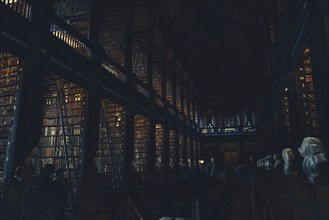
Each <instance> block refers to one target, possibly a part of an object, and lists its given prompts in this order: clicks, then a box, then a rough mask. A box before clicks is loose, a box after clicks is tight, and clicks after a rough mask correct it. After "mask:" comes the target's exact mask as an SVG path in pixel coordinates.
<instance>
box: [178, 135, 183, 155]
mask: <svg viewBox="0 0 329 220" xmlns="http://www.w3.org/2000/svg"><path fill="white" fill-rule="evenodd" d="M178 145H179V149H178V151H179V159H184V136H183V134H179V135H178Z"/></svg>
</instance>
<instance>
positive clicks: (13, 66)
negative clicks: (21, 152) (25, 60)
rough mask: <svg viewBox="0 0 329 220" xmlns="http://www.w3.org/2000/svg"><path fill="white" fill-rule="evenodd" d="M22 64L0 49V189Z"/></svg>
mask: <svg viewBox="0 0 329 220" xmlns="http://www.w3.org/2000/svg"><path fill="white" fill-rule="evenodd" d="M22 66H23V64H22V61H21V60H20V59H18V58H17V57H15V56H13V55H12V54H9V53H5V52H2V51H0V191H1V188H2V184H3V182H4V176H5V166H6V160H7V159H6V158H7V155H8V154H7V153H8V152H7V151H8V149H9V148H10V144H11V143H12V141H11V140H10V139H11V138H10V136H11V132H12V131H11V130H12V124H13V121H14V113H15V110H16V108H17V95H18V93H19V90H20V89H19V88H20V80H21V78H22V77H23V68H22Z"/></svg>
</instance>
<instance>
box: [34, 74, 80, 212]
mask: <svg viewBox="0 0 329 220" xmlns="http://www.w3.org/2000/svg"><path fill="white" fill-rule="evenodd" d="M44 89H45V92H44V101H43V115H42V124H41V133H40V139H39V148H40V149H41V152H42V155H41V162H42V165H45V164H47V163H51V164H54V165H55V167H56V168H62V169H64V175H65V177H66V178H67V179H68V180H69V183H70V189H71V190H70V191H69V202H68V207H67V208H69V209H76V207H77V204H78V201H79V183H80V177H81V168H82V167H81V164H82V153H83V146H82V142H83V136H82V130H83V126H84V119H85V107H86V105H85V104H86V103H85V99H86V92H85V89H84V88H82V87H79V86H78V85H76V84H74V83H71V82H68V81H66V80H64V79H59V78H50V79H49V80H47V83H46V84H45V85H44ZM63 128H64V134H63Z"/></svg>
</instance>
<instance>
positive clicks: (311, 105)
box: [296, 47, 319, 137]
mask: <svg viewBox="0 0 329 220" xmlns="http://www.w3.org/2000/svg"><path fill="white" fill-rule="evenodd" d="M310 52H311V51H310V48H308V47H307V48H306V49H305V50H304V55H303V60H302V63H301V65H300V66H299V68H298V69H297V74H296V75H297V84H298V87H299V88H298V89H299V96H300V98H301V100H302V105H303V108H302V109H303V110H304V118H305V122H306V125H305V127H306V132H307V134H306V135H308V136H315V137H319V123H318V117H317V107H316V104H315V93H314V84H313V77H312V67H311V57H310Z"/></svg>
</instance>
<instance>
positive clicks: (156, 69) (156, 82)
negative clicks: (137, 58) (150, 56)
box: [152, 57, 162, 96]
mask: <svg viewBox="0 0 329 220" xmlns="http://www.w3.org/2000/svg"><path fill="white" fill-rule="evenodd" d="M160 62H161V61H160V60H159V59H158V58H156V57H154V62H153V64H152V88H153V89H154V91H155V92H156V93H157V94H158V95H159V96H162V78H161V70H160V68H161V63H160Z"/></svg>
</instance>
